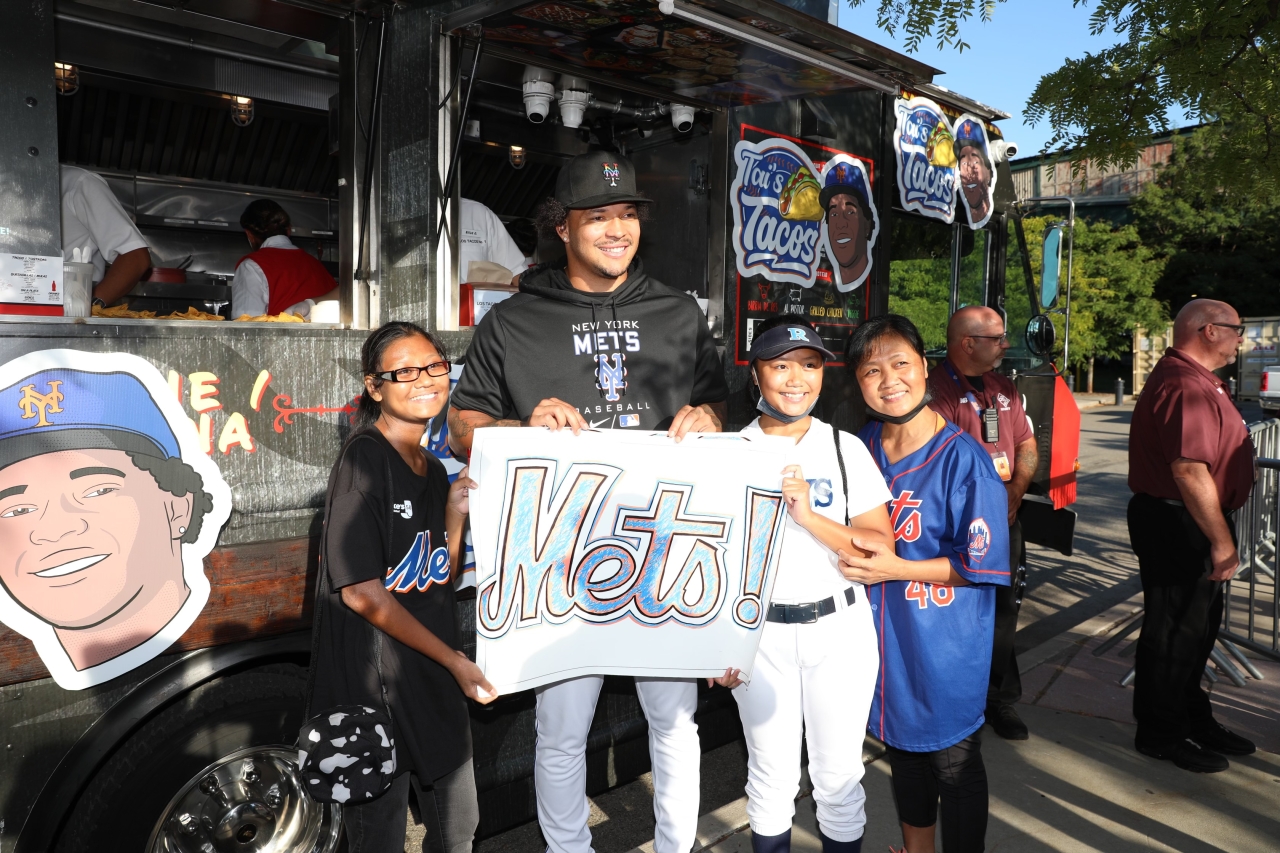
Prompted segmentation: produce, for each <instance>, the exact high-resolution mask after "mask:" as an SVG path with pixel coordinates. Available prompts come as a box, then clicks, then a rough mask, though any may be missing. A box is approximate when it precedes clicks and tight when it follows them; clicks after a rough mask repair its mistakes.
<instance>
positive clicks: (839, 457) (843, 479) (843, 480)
mask: <svg viewBox="0 0 1280 853" xmlns="http://www.w3.org/2000/svg"><path fill="white" fill-rule="evenodd" d="M831 435H832V437H834V438H835V442H836V462H838V463H839V464H840V484H841V485H842V486H844V491H842V492H841V493H840V496H841V497H842V498H844V526H845V527H848V526H849V475H848V474H847V473H845V470H844V454H843V453H842V452H841V451H840V429H839V428H838V427H835V426H833V427H831Z"/></svg>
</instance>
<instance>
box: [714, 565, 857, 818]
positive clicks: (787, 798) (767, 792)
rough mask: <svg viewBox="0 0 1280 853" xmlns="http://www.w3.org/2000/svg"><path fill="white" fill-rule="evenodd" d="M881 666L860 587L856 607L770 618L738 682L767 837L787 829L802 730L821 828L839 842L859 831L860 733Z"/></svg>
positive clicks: (751, 782)
mask: <svg viewBox="0 0 1280 853" xmlns="http://www.w3.org/2000/svg"><path fill="white" fill-rule="evenodd" d="M840 603H841V604H843V603H844V602H843V601H841V602H840ZM879 666H880V664H879V659H878V657H877V654H876V632H875V626H874V625H873V623H872V621H871V608H870V606H869V605H868V602H867V599H866V593H865V592H863V591H862V589H861V588H859V590H858V601H857V603H855V604H854V605H853V606H852V607H845V608H842V609H840V610H838V611H836V612H835V613H832V614H831V615H830V616H823V617H822V618H821V619H819V620H818V621H817V622H810V623H806V624H791V625H787V624H782V623H778V622H766V623H765V626H764V630H763V633H762V634H761V636H760V651H759V652H757V653H756V660H755V665H754V666H753V668H752V671H751V682H750V684H743V685H740V686H738V687H736V688H734V691H733V695H734V698H735V699H737V700H738V713H739V716H740V717H741V719H742V730H743V733H744V734H745V735H746V741H747V798H748V799H747V817H748V818H749V819H750V821H751V831H752V832H754V833H756V834H757V835H762V836H769V835H781V834H782V833H784V832H786V831H787V830H789V829H791V821H792V818H793V817H794V816H795V811H796V805H795V799H796V794H798V793H799V790H800V738H801V735H802V734H803V736H804V737H805V738H806V740H807V741H808V744H809V779H810V780H811V781H812V782H813V799H814V802H815V803H816V804H817V807H818V825H819V826H820V827H821V828H822V832H823V833H824V834H825V835H826V836H827V837H828V838H830V839H831V840H833V841H854V840H856V839H858V838H861V837H862V831H863V827H864V826H865V825H866V822H867V816H866V812H865V810H864V808H863V806H864V804H865V802H866V794H865V793H863V790H862V784H861V782H862V769H863V768H862V739H863V735H865V734H866V731H867V715H868V714H869V713H870V712H871V696H872V693H873V692H874V691H875V686H876V672H877V671H878V669H879Z"/></svg>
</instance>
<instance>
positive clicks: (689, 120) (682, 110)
mask: <svg viewBox="0 0 1280 853" xmlns="http://www.w3.org/2000/svg"><path fill="white" fill-rule="evenodd" d="M693 113H694V109H693V107H690V106H687V105H685V104H672V105H671V126H672V127H674V128H675V129H676V132H677V133H688V132H689V131H690V130H692V129H693Z"/></svg>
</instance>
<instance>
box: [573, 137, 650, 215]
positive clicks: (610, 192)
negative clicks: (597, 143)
mask: <svg viewBox="0 0 1280 853" xmlns="http://www.w3.org/2000/svg"><path fill="white" fill-rule="evenodd" d="M556 201H558V202H560V203H561V204H563V205H564V206H565V207H567V208H569V209H570V210H586V209H587V208H591V207H603V206H604V205H606V204H622V203H624V202H637V203H638V202H649V201H650V200H649V199H647V198H645V197H644V196H642V195H640V193H639V192H638V191H637V190H636V167H635V166H633V165H631V161H630V160H628V159H627V158H626V157H619V156H618V155H617V154H611V153H609V152H608V151H593V152H591V153H589V154H579V155H578V156H577V157H574V158H573V159H572V160H570V161H569V162H568V163H566V164H564V166H563V167H562V168H561V169H560V175H559V176H558V177H557V178H556Z"/></svg>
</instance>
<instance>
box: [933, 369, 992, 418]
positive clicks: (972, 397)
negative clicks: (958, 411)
mask: <svg viewBox="0 0 1280 853" xmlns="http://www.w3.org/2000/svg"><path fill="white" fill-rule="evenodd" d="M942 366H943V367H945V368H946V369H947V375H948V376H950V377H951V381H952V382H954V383H956V387H957V388H959V389H960V393H961V394H962V395H963V399H964V400H967V401H968V402H969V405H970V406H973V410H974V411H975V412H977V413H978V416H979V417H981V416H982V410H983V409H984V408H986V407H985V406H982V405H980V404H979V403H978V392H977V391H972V390H971V391H968V392H966V391H965V390H964V385H963V384H961V382H960V377H959V376H958V375H957V374H956V372H955V370H954V369H953V368H952V367H951V362H949V361H944V362H943V363H942ZM985 393H986V392H985V391H984V392H983V394H984V395H985Z"/></svg>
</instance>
